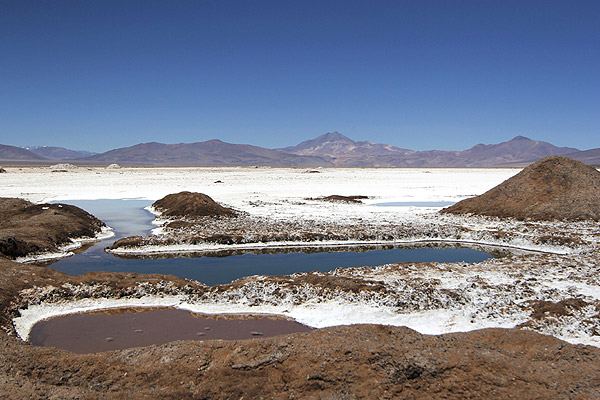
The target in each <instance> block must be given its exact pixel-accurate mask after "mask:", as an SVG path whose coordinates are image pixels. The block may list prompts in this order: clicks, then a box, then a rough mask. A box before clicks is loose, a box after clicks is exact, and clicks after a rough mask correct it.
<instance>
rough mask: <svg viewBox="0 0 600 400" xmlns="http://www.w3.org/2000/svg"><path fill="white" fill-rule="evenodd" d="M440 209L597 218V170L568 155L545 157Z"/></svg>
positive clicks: (510, 215) (599, 199) (599, 212)
mask: <svg viewBox="0 0 600 400" xmlns="http://www.w3.org/2000/svg"><path fill="white" fill-rule="evenodd" d="M441 212H442V213H451V214H476V215H487V216H492V217H503V218H515V219H519V220H535V221H542V220H545V221H552V220H564V221H581V220H594V221H599V220H600V172H598V171H597V170H596V169H595V168H593V167H590V166H588V165H586V164H584V163H582V162H580V161H576V160H572V159H570V158H568V157H563V156H550V157H546V158H543V159H541V160H539V161H537V162H536V163H534V164H532V165H530V166H528V167H527V168H525V169H524V170H523V171H521V172H519V173H518V174H517V175H515V176H513V177H512V178H510V179H508V180H506V181H504V182H503V183H501V184H500V185H498V186H496V187H495V188H493V189H491V190H489V191H487V192H486V193H484V194H482V195H480V196H477V197H473V198H470V199H466V200H463V201H460V202H458V203H456V204H455V205H453V206H451V207H448V208H446V209H444V210H442V211H441Z"/></svg>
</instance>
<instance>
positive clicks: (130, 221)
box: [44, 200, 492, 285]
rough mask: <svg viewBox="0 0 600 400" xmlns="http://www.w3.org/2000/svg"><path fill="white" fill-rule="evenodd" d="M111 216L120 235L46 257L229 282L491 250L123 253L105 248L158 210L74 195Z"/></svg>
mask: <svg viewBox="0 0 600 400" xmlns="http://www.w3.org/2000/svg"><path fill="white" fill-rule="evenodd" d="M67 203H69V204H73V205H76V206H78V207H81V208H83V209H84V210H86V211H88V212H90V213H92V214H93V215H95V216H96V217H98V218H100V219H101V220H103V221H105V222H106V223H107V224H108V225H109V226H110V227H112V228H113V229H114V231H115V234H116V235H115V237H113V238H110V239H107V240H103V241H101V242H98V243H95V244H93V245H91V246H89V247H88V248H85V249H83V251H81V252H79V253H78V254H76V255H74V256H72V257H67V258H63V259H60V260H58V261H56V262H49V263H45V264H44V265H48V266H51V267H52V268H55V269H57V270H59V271H63V272H66V273H68V274H72V275H79V274H83V273H86V272H90V271H112V272H135V273H157V274H172V275H176V276H179V277H182V278H188V279H194V280H197V281H200V282H203V283H205V284H207V285H216V284H223V283H229V282H231V281H233V280H235V279H238V278H242V277H245V276H250V275H288V274H292V273H296V272H309V271H322V272H327V271H331V270H333V269H335V268H337V267H362V266H377V265H383V264H389V263H399V262H432V261H435V262H466V263H474V262H480V261H483V260H485V259H487V258H490V257H492V255H491V254H490V253H489V252H488V251H483V250H481V247H478V248H469V247H466V246H464V245H460V244H456V245H448V244H440V243H425V244H423V243H421V244H415V245H411V246H410V247H409V246H403V247H399V246H395V247H394V246H371V247H365V246H360V247H339V248H328V249H319V248H302V249H287V250H284V249H278V250H277V251H278V252H277V253H275V254H251V253H245V254H235V255H230V254H226V253H221V254H220V256H198V255H194V254H184V255H180V256H176V257H165V256H162V257H161V258H150V257H148V258H120V257H116V256H115V255H113V254H110V253H106V252H105V251H104V249H105V248H106V247H108V246H110V245H111V244H112V243H113V242H114V241H115V240H117V239H119V238H121V237H125V236H130V235H148V234H150V230H151V229H152V228H153V226H152V225H151V221H152V220H153V219H154V217H153V216H152V214H150V213H149V212H148V211H146V210H144V207H146V206H148V205H150V204H151V202H150V201H147V200H83V201H68V202H67Z"/></svg>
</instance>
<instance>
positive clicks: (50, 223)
mask: <svg viewBox="0 0 600 400" xmlns="http://www.w3.org/2000/svg"><path fill="white" fill-rule="evenodd" d="M104 226H105V224H104V223H103V222H102V221H100V220H99V219H97V218H96V217H94V216H93V215H91V214H88V213H87V212H85V211H83V210H82V209H80V208H78V207H75V206H71V205H68V204H33V203H30V202H28V201H25V200H22V199H14V198H0V255H4V256H5V257H8V258H12V259H14V258H16V257H23V256H26V255H29V254H35V253H41V252H54V251H57V250H58V247H59V246H60V245H63V244H67V243H70V242H71V241H70V238H78V237H93V236H95V235H96V234H97V233H99V232H100V230H101V229H102V227H104Z"/></svg>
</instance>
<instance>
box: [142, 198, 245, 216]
mask: <svg viewBox="0 0 600 400" xmlns="http://www.w3.org/2000/svg"><path fill="white" fill-rule="evenodd" d="M152 206H153V207H154V208H155V209H156V210H158V211H161V212H162V213H163V215H165V216H170V217H190V218H194V217H213V216H231V215H234V214H235V211H234V210H232V209H231V208H225V207H223V206H221V205H220V204H219V203H217V202H216V201H214V200H213V199H212V198H210V197H209V196H207V195H205V194H204V193H194V192H179V193H174V194H169V195H167V196H165V197H163V198H162V199H160V200H157V201H155V202H154V204H152Z"/></svg>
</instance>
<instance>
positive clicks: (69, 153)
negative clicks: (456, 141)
mask: <svg viewBox="0 0 600 400" xmlns="http://www.w3.org/2000/svg"><path fill="white" fill-rule="evenodd" d="M32 150H34V151H35V152H37V153H38V154H36V153H35V152H33V151H28V150H26V149H22V148H19V147H14V146H5V145H0V162H2V163H5V164H11V163H12V164H19V163H22V164H27V163H31V164H33V163H36V164H40V163H41V164H43V163H47V164H49V163H53V162H56V161H58V160H63V161H68V162H69V163H73V164H81V165H108V164H112V163H117V164H121V165H130V166H135V165H139V166H273V167H332V166H335V167H426V168H429V167H464V168H476V167H498V166H509V167H511V166H512V167H524V166H527V165H529V164H531V163H533V162H535V161H536V160H539V159H541V158H543V157H547V156H552V155H568V156H569V157H571V158H573V159H577V160H581V161H583V162H585V163H587V164H590V165H598V164H600V149H592V150H586V151H579V150H578V149H575V148H570V147H557V146H554V145H552V144H551V143H548V142H543V141H539V140H532V139H529V138H526V137H523V136H517V137H515V138H513V139H511V140H509V141H506V142H502V143H497V144H477V145H475V146H473V147H471V148H470V149H467V150H463V151H449V150H428V151H413V150H409V149H404V148H400V147H396V146H392V145H388V144H383V143H372V142H369V141H355V140H352V139H350V138H348V137H346V136H344V135H342V134H341V133H339V132H330V133H326V134H324V135H321V136H319V137H317V138H314V139H311V140H306V141H304V142H302V143H299V144H298V145H296V146H290V147H285V148H280V149H267V148H264V147H259V146H253V145H249V144H232V143H226V142H223V141H221V140H218V139H213V140H208V141H204V142H195V143H178V144H164V143H157V142H150V143H140V144H137V145H134V146H129V147H123V148H118V149H114V150H110V151H107V152H105V153H101V154H92V155H87V156H81V153H82V152H78V151H75V150H69V149H64V148H60V147H38V148H32ZM77 154H80V156H79V157H76V155H77Z"/></svg>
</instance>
